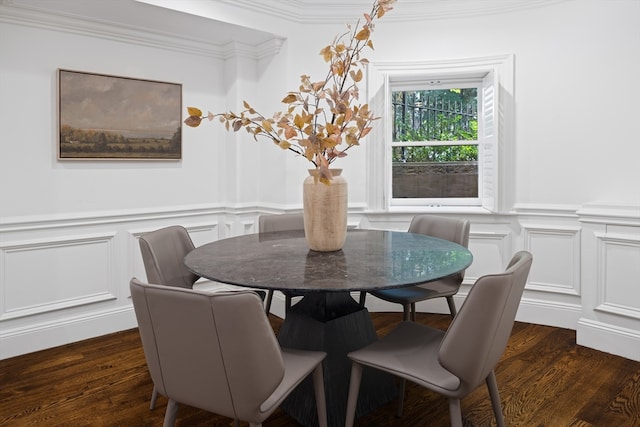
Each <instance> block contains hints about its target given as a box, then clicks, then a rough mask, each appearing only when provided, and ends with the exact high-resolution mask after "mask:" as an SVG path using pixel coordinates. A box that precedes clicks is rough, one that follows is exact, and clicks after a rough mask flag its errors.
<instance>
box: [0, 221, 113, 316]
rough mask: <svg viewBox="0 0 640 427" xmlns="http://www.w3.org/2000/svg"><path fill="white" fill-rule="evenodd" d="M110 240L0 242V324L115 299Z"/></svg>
mask: <svg viewBox="0 0 640 427" xmlns="http://www.w3.org/2000/svg"><path fill="white" fill-rule="evenodd" d="M114 236H115V234H112V233H110V234H100V235H79V236H74V237H66V238H64V239H51V240H39V241H25V242H15V243H3V244H2V245H1V246H0V251H1V256H2V266H3V271H4V274H3V275H2V276H0V281H1V282H0V286H1V287H2V289H4V292H3V293H2V294H1V295H2V296H1V297H0V301H1V305H0V308H1V310H2V311H1V312H0V321H3V320H8V319H15V318H19V317H26V316H32V315H37V314H42V313H46V312H50V311H55V310H64V309H69V308H73V307H79V306H83V305H88V304H93V303H96V302H102V301H108V300H115V299H116V298H117V286H116V280H115V277H116V276H115V270H114V268H113V259H114V258H115V254H114V245H113V239H114Z"/></svg>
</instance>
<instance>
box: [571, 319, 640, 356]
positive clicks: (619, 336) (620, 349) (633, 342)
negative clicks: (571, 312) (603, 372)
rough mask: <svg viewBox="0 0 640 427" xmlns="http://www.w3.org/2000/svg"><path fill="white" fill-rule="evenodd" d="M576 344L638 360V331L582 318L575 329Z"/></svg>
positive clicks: (639, 338) (639, 335) (639, 334)
mask: <svg viewBox="0 0 640 427" xmlns="http://www.w3.org/2000/svg"><path fill="white" fill-rule="evenodd" d="M576 341H577V344H579V345H582V346H585V347H589V348H593V349H596V350H600V351H604V352H606V353H610V354H614V355H616V356H622V357H625V358H627V359H631V360H635V361H637V362H640V332H638V331H636V330H631V329H627V328H622V327H619V326H615V325H611V324H607V323H602V322H598V321H595V320H591V319H585V318H582V319H580V320H579V321H578V327H577V330H576Z"/></svg>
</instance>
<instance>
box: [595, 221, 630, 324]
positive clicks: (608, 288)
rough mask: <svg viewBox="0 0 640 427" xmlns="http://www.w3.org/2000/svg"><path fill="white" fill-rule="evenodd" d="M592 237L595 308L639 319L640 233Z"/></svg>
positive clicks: (599, 234)
mask: <svg viewBox="0 0 640 427" xmlns="http://www.w3.org/2000/svg"><path fill="white" fill-rule="evenodd" d="M595 237H596V239H598V265H599V266H600V271H599V274H598V285H597V288H598V293H597V303H596V307H595V310H597V311H601V312H605V313H611V314H615V315H618V316H627V317H630V318H633V319H636V320H640V238H639V237H640V236H631V235H617V234H601V233H596V234H595ZM630 279H631V281H630ZM633 279H635V286H633V283H634V281H633ZM630 285H631V286H630Z"/></svg>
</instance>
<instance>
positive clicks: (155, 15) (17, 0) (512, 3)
mask: <svg viewBox="0 0 640 427" xmlns="http://www.w3.org/2000/svg"><path fill="white" fill-rule="evenodd" d="M562 1H568V0H483V1H478V0H398V2H397V3H396V4H395V5H394V11H393V13H390V14H389V15H387V16H385V20H389V21H392V20H395V21H419V20H432V19H452V18H453V19H455V18H461V17H469V16H478V15H486V14H497V13H509V12H515V11H523V10H527V9H531V8H537V7H544V6H548V5H550V4H554V3H559V2H562ZM221 5H223V6H226V7H228V8H239V9H240V10H246V11H252V12H258V13H262V14H269V15H273V16H278V17H283V18H285V19H287V20H290V21H292V22H299V23H306V22H338V21H340V22H344V21H345V19H346V18H345V17H347V19H346V20H347V21H349V20H351V18H352V17H356V18H357V17H359V16H360V15H361V14H362V13H363V12H366V11H368V10H370V8H371V5H372V0H110V1H106V0H0V19H1V18H2V15H6V16H8V14H10V15H12V17H14V18H15V17H20V16H21V13H40V14H42V15H46V16H47V19H49V20H55V19H59V20H64V19H75V20H78V19H79V20H82V21H85V22H88V23H89V24H92V25H100V24H102V25H106V26H111V27H119V28H122V29H125V30H126V29H130V30H144V31H146V32H150V33H156V34H158V35H164V36H169V37H171V36H174V37H180V38H182V39H187V40H188V39H193V40H194V41H206V42H207V43H212V44H217V45H224V44H225V43H228V42H230V41H235V42H241V43H246V44H251V45H257V44H260V43H262V42H265V41H267V40H269V39H272V38H273V34H271V33H267V32H264V31H259V30H255V29H252V28H247V27H242V26H239V25H234V24H230V23H228V22H224V19H216V18H217V16H218V15H217V14H216V11H217V10H218V9H219V7H220V6H221ZM203 12H206V13H203Z"/></svg>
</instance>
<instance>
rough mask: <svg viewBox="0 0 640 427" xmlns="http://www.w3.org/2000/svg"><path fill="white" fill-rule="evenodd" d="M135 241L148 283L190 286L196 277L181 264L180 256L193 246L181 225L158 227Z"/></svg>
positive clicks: (182, 257) (182, 262)
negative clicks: (138, 246)
mask: <svg viewBox="0 0 640 427" xmlns="http://www.w3.org/2000/svg"><path fill="white" fill-rule="evenodd" d="M139 242H140V251H141V252H142V261H143V263H144V269H145V272H146V273H147V281H148V282H150V283H157V284H160V285H166V286H178V287H181V288H191V287H193V284H194V283H195V282H196V280H198V278H199V277H198V276H197V275H196V274H194V273H192V272H190V271H189V270H188V269H187V267H186V266H185V265H184V257H185V256H186V255H187V254H188V253H189V252H191V251H192V250H193V249H194V245H193V242H192V241H191V237H189V233H188V232H187V230H186V229H185V228H184V227H181V226H179V225H174V226H170V227H166V228H161V229H159V230H156V231H152V232H150V233H146V234H144V235H142V236H140V239H139Z"/></svg>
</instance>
